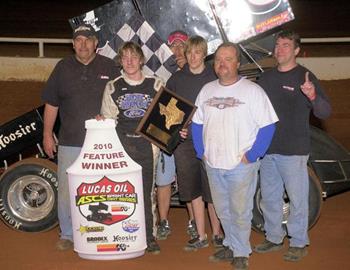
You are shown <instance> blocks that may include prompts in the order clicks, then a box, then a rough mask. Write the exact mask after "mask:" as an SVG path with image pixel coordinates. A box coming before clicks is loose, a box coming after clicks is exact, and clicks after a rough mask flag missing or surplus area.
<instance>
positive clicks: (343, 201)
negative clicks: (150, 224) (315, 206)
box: [0, 193, 350, 270]
mask: <svg viewBox="0 0 350 270" xmlns="http://www.w3.org/2000/svg"><path fill="white" fill-rule="evenodd" d="M349 204H350V196H349V193H343V194H341V195H338V196H335V197H332V198H329V199H327V201H326V202H325V203H324V204H323V210H322V214H321V217H320V219H319V221H318V223H317V224H316V226H315V227H314V228H313V229H311V231H310V240H311V245H310V246H309V248H308V252H309V254H308V256H307V257H305V258H304V259H303V260H302V261H300V262H298V263H290V262H285V261H283V258H282V256H283V254H284V252H285V251H286V249H287V241H285V245H284V249H283V250H281V251H278V252H274V253H270V254H256V253H253V254H252V255H251V256H250V259H249V263H250V268H249V269H250V270H261V269H269V270H282V269H283V270H292V269H293V270H295V269H303V270H316V269H317V270H323V269H327V270H328V269H332V270H333V269H335V270H343V269H344V270H345V269H350V260H349V254H350V228H349V224H350V211H348V210H346V207H347V209H349ZM169 219H170V223H171V225H172V230H173V233H172V234H171V236H170V237H169V238H168V239H167V240H165V241H160V242H159V243H160V246H161V253H160V254H159V255H150V254H146V255H144V256H142V257H139V258H135V259H129V260H114V261H92V260H85V259H81V258H80V257H79V256H78V254H77V253H75V252H73V251H57V250H55V247H54V246H55V242H56V241H57V239H58V229H57V228H55V229H53V230H51V231H49V232H45V233H38V234H26V233H19V232H16V231H12V230H10V229H8V228H7V227H5V225H4V224H2V223H1V224H0V237H1V242H2V250H1V253H0V269H2V270H7V269H9V270H10V269H14V270H28V269H35V270H47V269H50V270H78V269H79V270H81V269H84V270H95V269H130V270H144V269H147V270H148V269H149V270H164V269H167V270H179V269H184V270H187V269H189V270H197V269H198V270H199V269H200V270H209V269H216V270H225V269H227V270H228V269H232V267H231V265H230V264H229V263H211V262H209V261H208V256H210V255H211V254H212V252H213V248H212V246H209V247H208V248H205V249H202V250H199V251H196V252H186V251H183V246H184V245H185V243H186V241H187V235H186V233H185V225H186V210H185V209H171V213H170V217H169ZM262 240H263V236H262V235H261V234H258V233H256V232H252V235H251V243H252V245H255V244H258V243H260V242H261V241H262Z"/></svg>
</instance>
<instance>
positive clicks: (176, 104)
mask: <svg viewBox="0 0 350 270" xmlns="http://www.w3.org/2000/svg"><path fill="white" fill-rule="evenodd" d="M196 109H197V108H196V106H195V105H194V104H193V103H191V102H190V101H188V100H187V99H184V98H182V97H180V96H179V95H177V94H176V93H174V92H172V91H170V90H169V89H166V88H165V87H162V88H161V89H160V90H159V91H158V93H157V94H156V96H155V97H154V99H153V101H152V103H151V104H150V106H149V107H148V109H147V111H146V113H145V115H144V117H143V118H142V120H141V121H140V123H139V125H138V127H137V128H136V133H137V134H139V135H141V136H143V137H144V138H145V139H147V140H149V141H150V142H151V143H153V144H155V145H157V146H158V147H159V148H161V149H162V150H164V151H165V152H167V153H168V154H172V153H173V151H174V150H175V148H176V146H177V145H178V143H179V142H180V140H181V138H180V134H179V131H180V130H181V129H183V128H185V127H187V126H188V124H189V122H190V120H191V119H192V116H193V114H194V113H195V111H196Z"/></svg>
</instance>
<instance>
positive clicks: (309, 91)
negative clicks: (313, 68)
mask: <svg viewBox="0 0 350 270" xmlns="http://www.w3.org/2000/svg"><path fill="white" fill-rule="evenodd" d="M300 89H301V91H302V92H303V93H304V95H305V96H306V97H307V98H308V99H309V100H310V101H313V100H314V99H315V98H316V90H315V85H314V84H313V83H312V81H310V79H309V72H308V71H307V72H306V73H305V82H304V83H303V84H302V85H301V86H300Z"/></svg>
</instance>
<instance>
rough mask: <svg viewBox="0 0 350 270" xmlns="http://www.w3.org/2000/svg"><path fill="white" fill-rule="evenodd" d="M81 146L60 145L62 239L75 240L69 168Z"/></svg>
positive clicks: (59, 185)
mask: <svg viewBox="0 0 350 270" xmlns="http://www.w3.org/2000/svg"><path fill="white" fill-rule="evenodd" d="M80 151H81V147H71V146H61V145H59V146H58V153H57V159H58V172H57V176H58V202H57V208H58V223H59V225H60V229H61V233H60V238H61V239H68V240H71V241H73V229H72V217H71V209H70V197H69V185H68V174H67V172H66V171H67V169H68V168H69V167H70V166H71V165H72V164H73V162H74V161H75V160H76V159H77V158H78V156H79V154H80Z"/></svg>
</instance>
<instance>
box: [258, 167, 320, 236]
mask: <svg viewBox="0 0 350 270" xmlns="http://www.w3.org/2000/svg"><path fill="white" fill-rule="evenodd" d="M308 173H309V229H311V228H312V227H313V226H314V225H315V224H316V222H317V220H318V218H319V217H320V213H321V208H322V203H323V199H322V188H321V184H320V180H319V179H318V177H317V176H316V174H315V172H314V171H313V170H312V169H310V168H308ZM260 201H261V190H260V179H259V181H258V185H257V190H256V193H255V196H254V208H253V220H252V227H253V229H254V231H257V232H260V233H264V232H265V230H264V218H263V215H262V211H261V207H260ZM288 215H289V199H288V196H287V194H286V193H285V194H284V204H283V222H282V223H283V224H284V225H286V224H287V221H288V220H287V219H288Z"/></svg>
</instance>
